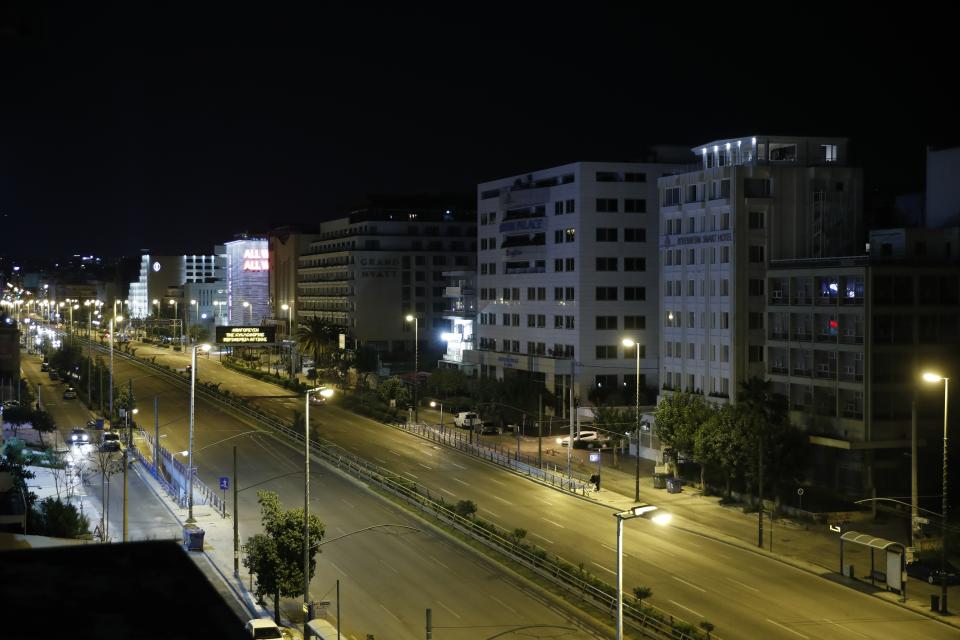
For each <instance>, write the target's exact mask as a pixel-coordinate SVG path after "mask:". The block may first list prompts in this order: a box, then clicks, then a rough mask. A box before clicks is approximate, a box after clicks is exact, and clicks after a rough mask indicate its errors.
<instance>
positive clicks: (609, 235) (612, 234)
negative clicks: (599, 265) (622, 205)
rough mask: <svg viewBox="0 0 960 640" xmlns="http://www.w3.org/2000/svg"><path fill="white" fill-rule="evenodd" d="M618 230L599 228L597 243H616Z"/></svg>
mask: <svg viewBox="0 0 960 640" xmlns="http://www.w3.org/2000/svg"><path fill="white" fill-rule="evenodd" d="M616 241H617V229H616V228H610V227H597V242H616Z"/></svg>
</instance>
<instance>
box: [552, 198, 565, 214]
mask: <svg viewBox="0 0 960 640" xmlns="http://www.w3.org/2000/svg"><path fill="white" fill-rule="evenodd" d="M562 213H563V201H562V200H557V201H556V202H554V203H553V215H555V216H559V215H560V214H562Z"/></svg>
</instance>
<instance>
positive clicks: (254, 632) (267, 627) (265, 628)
mask: <svg viewBox="0 0 960 640" xmlns="http://www.w3.org/2000/svg"><path fill="white" fill-rule="evenodd" d="M244 629H245V630H246V632H247V633H249V634H250V637H251V638H254V639H255V640H286V639H287V638H289V637H290V635H289V633H287V634H284V633H283V632H282V631H281V629H280V627H278V626H277V623H276V622H274V621H273V620H272V619H271V618H254V619H253V620H251V621H250V622H248V623H247V624H246V626H245V627H244Z"/></svg>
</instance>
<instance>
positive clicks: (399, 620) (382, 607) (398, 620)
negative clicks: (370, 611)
mask: <svg viewBox="0 0 960 640" xmlns="http://www.w3.org/2000/svg"><path fill="white" fill-rule="evenodd" d="M378 604H379V603H378ZM380 608H381V609H383V610H384V611H386V612H387V613H389V614H390V615H391V616H393V619H394V620H396V621H397V622H399V623H400V624H403V620H401V619H400V618H398V617H397V616H395V615H394V613H393V611H390V609H387V608H386V607H385V606H383V605H382V604H381V605H380Z"/></svg>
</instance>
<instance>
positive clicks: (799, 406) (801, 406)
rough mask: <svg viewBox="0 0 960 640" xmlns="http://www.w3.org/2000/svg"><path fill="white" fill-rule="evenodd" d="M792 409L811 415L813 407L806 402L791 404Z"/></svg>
mask: <svg viewBox="0 0 960 640" xmlns="http://www.w3.org/2000/svg"><path fill="white" fill-rule="evenodd" d="M790 409H791V410H793V411H800V412H803V413H810V409H811V406H810V404H808V403H804V402H793V403H791V404H790Z"/></svg>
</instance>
